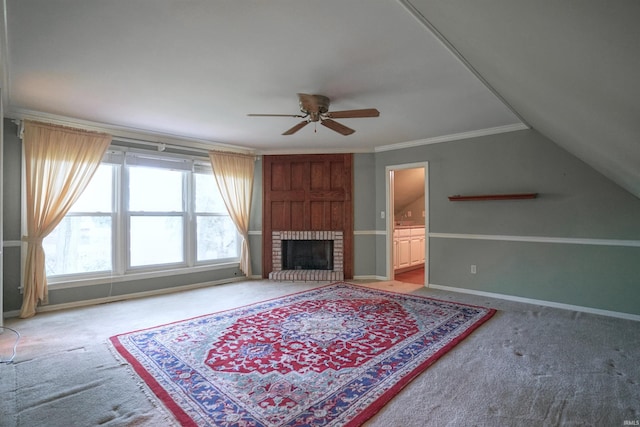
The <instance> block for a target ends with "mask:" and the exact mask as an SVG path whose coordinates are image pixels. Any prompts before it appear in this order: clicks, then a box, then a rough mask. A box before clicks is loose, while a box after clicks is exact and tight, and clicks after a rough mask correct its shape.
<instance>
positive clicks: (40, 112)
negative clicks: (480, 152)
mask: <svg viewBox="0 0 640 427" xmlns="http://www.w3.org/2000/svg"><path fill="white" fill-rule="evenodd" d="M6 13H7V20H6V21H7V46H8V52H7V53H6V54H5V55H6V56H5V58H4V67H5V73H6V80H7V84H6V86H5V87H6V88H7V89H6V91H5V94H6V97H7V98H5V109H6V110H7V113H8V114H10V115H13V116H24V117H29V116H39V118H44V119H47V118H48V119H54V120H55V119H58V120H71V121H75V122H79V123H80V124H96V125H98V126H102V127H106V128H107V129H109V128H115V129H118V130H121V131H131V130H136V131H143V132H147V133H152V134H160V136H171V137H178V138H187V139H194V140H198V141H205V142H211V143H222V144H230V145H234V146H239V147H245V148H250V149H254V150H256V151H258V152H276V151H280V152H300V151H322V152H326V151H356V152H357V151H372V150H373V149H375V148H376V147H381V146H389V145H393V144H398V143H413V142H416V141H422V140H424V139H429V138H436V137H443V136H448V135H452V134H460V133H467V132H475V131H483V130H486V129H493V128H500V130H502V129H504V127H507V128H506V129H513V126H514V125H515V126H516V127H517V126H518V125H519V124H521V122H520V120H518V118H517V117H516V116H515V115H514V114H513V113H512V112H511V111H510V110H509V108H507V107H506V106H505V105H504V104H503V103H502V102H500V100H499V99H498V98H496V96H494V95H493V94H492V93H491V92H490V91H489V90H488V89H487V88H486V87H485V86H484V85H483V84H482V83H481V82H480V81H479V80H478V79H477V78H476V77H475V76H474V75H473V74H472V73H471V72H470V71H469V70H468V69H467V68H466V67H465V66H464V65H463V64H462V63H461V62H460V61H459V60H458V59H457V58H456V56H454V55H453V54H452V53H451V52H450V51H449V50H448V49H447V48H446V47H445V46H444V45H443V44H442V43H441V42H440V41H439V40H438V39H437V38H436V37H434V36H433V34H431V32H430V31H429V30H428V29H427V28H426V27H425V26H424V25H423V24H421V23H420V22H419V21H418V20H417V19H416V18H415V17H414V16H413V15H412V14H411V13H409V11H408V10H407V9H406V8H405V7H404V6H403V5H402V4H401V3H399V2H397V1H389V0H350V1H343V0H323V1H320V2H309V1H302V2H301V1H299V0H277V1H270V2H258V1H246V0H234V1H212V0H202V1H197V0H192V1H176V0H135V1H87V0H65V1H54V0H8V1H6ZM298 92H303V93H319V94H323V95H326V96H328V97H329V98H331V101H332V102H331V110H333V111H337V110H347V109H360V108H377V109H378V110H379V111H380V117H379V118H359V119H340V120H338V121H340V122H341V123H343V124H345V125H347V126H349V127H352V128H353V129H355V130H356V133H355V134H353V135H351V136H346V137H345V136H342V135H340V134H338V133H335V132H334V131H331V130H330V129H327V128H325V127H323V126H318V127H317V132H314V130H315V129H314V128H315V126H313V124H311V125H309V126H307V127H305V128H304V129H302V130H301V131H299V132H298V133H297V134H295V135H293V136H282V135H281V134H282V132H284V131H285V130H287V129H289V128H290V127H292V126H293V125H294V124H296V123H298V122H299V121H300V119H296V118H287V117H269V118H262V117H247V113H276V114H298V113H299V107H298V98H297V95H296V93H298ZM87 122H88V123H87Z"/></svg>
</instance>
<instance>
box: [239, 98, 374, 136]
mask: <svg viewBox="0 0 640 427" xmlns="http://www.w3.org/2000/svg"><path fill="white" fill-rule="evenodd" d="M298 99H299V100H300V111H301V112H302V113H304V114H247V115H248V116H252V117H299V118H302V119H304V120H303V121H301V122H300V123H298V124H297V125H295V126H294V127H292V128H291V129H289V130H287V131H286V132H284V133H283V135H293V134H294V133H296V132H298V131H299V130H300V129H302V128H303V127H305V126H306V125H308V124H309V123H311V122H314V123H317V122H320V124H321V125H323V126H326V127H328V128H329V129H331V130H333V131H336V132H338V133H340V134H342V135H345V136H346V135H351V134H352V133H354V132H355V130H353V129H351V128H349V127H347V126H345V125H343V124H341V123H338V122H336V121H335V120H333V119H354V118H360V117H378V116H379V115H380V112H379V111H378V110H376V109H375V108H365V109H362V110H344V111H329V103H330V100H329V98H328V97H326V96H324V95H309V94H307V93H299V94H298Z"/></svg>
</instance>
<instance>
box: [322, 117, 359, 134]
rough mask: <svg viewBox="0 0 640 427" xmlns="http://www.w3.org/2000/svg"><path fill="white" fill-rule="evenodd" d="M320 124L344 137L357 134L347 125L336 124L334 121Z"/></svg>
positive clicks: (325, 120) (328, 120) (324, 121)
mask: <svg viewBox="0 0 640 427" xmlns="http://www.w3.org/2000/svg"><path fill="white" fill-rule="evenodd" d="M320 123H321V124H322V125H323V126H326V127H328V128H329V129H331V130H335V131H336V132H338V133H341V134H342V135H344V136H347V135H351V134H352V133H354V132H355V130H353V129H351V128H348V127H346V126H345V125H343V124H340V123H338V122H336V121H334V120H331V119H324V120H322V121H321V122H320Z"/></svg>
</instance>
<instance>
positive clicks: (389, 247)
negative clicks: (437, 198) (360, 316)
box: [385, 161, 431, 287]
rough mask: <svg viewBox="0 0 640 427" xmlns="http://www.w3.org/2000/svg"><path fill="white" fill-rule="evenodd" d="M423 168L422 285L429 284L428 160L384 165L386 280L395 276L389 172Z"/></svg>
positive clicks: (391, 192) (391, 193) (391, 194)
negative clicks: (423, 264)
mask: <svg viewBox="0 0 640 427" xmlns="http://www.w3.org/2000/svg"><path fill="white" fill-rule="evenodd" d="M418 168H423V169H424V218H425V219H424V246H425V248H424V262H425V266H424V286H426V287H428V286H429V270H430V268H429V266H430V262H429V221H430V218H431V216H430V215H429V194H430V191H429V162H428V161H425V162H416V163H403V164H398V165H388V166H386V167H385V197H386V203H385V206H386V210H387V216H386V236H387V243H386V257H385V259H386V270H387V271H386V276H387V280H393V279H394V277H395V274H394V270H393V205H394V204H393V185H392V183H391V172H392V171H396V170H402V169H418Z"/></svg>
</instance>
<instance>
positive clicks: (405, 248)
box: [398, 239, 411, 268]
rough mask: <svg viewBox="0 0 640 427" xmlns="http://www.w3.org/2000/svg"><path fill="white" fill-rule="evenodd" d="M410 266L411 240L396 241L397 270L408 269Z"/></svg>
mask: <svg viewBox="0 0 640 427" xmlns="http://www.w3.org/2000/svg"><path fill="white" fill-rule="evenodd" d="M410 265H411V240H409V239H402V240H399V241H398V268H404V267H409V266H410Z"/></svg>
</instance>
